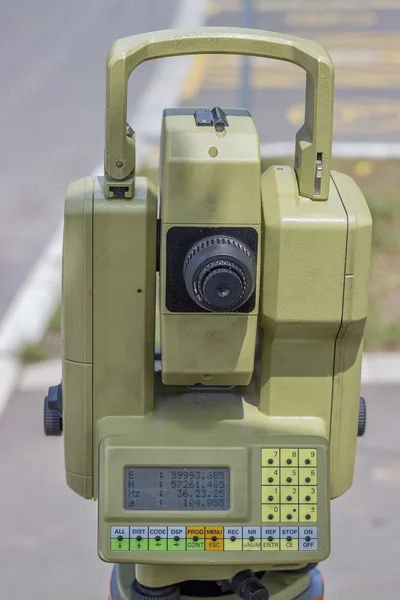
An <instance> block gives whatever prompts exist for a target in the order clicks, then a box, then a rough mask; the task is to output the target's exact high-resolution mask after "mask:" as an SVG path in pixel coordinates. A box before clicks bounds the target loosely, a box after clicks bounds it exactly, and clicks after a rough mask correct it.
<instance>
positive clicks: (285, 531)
mask: <svg viewBox="0 0 400 600" xmlns="http://www.w3.org/2000/svg"><path fill="white" fill-rule="evenodd" d="M280 537H281V539H286V538H288V537H290V538H292V539H295V538H298V537H299V528H298V527H280Z"/></svg>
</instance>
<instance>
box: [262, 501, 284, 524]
mask: <svg viewBox="0 0 400 600" xmlns="http://www.w3.org/2000/svg"><path fill="white" fill-rule="evenodd" d="M279 521H280V510H279V504H263V506H262V522H263V523H274V522H275V523H277V522H279Z"/></svg>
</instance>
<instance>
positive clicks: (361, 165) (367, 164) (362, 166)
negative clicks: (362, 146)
mask: <svg viewBox="0 0 400 600" xmlns="http://www.w3.org/2000/svg"><path fill="white" fill-rule="evenodd" d="M353 170H354V173H355V174H356V175H358V177H368V175H371V173H372V172H373V171H374V163H373V162H372V161H370V160H359V161H358V162H356V164H355V165H354V167H353Z"/></svg>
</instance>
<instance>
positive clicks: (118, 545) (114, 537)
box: [110, 527, 129, 552]
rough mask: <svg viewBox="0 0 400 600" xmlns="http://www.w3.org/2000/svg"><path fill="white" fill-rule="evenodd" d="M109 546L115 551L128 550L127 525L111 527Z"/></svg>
mask: <svg viewBox="0 0 400 600" xmlns="http://www.w3.org/2000/svg"><path fill="white" fill-rule="evenodd" d="M110 547H111V550H112V551H115V552H123V551H124V550H129V527H111V545H110Z"/></svg>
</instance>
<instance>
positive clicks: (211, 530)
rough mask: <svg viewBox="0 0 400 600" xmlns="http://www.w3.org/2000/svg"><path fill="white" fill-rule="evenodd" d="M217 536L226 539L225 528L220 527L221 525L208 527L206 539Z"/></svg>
mask: <svg viewBox="0 0 400 600" xmlns="http://www.w3.org/2000/svg"><path fill="white" fill-rule="evenodd" d="M215 536H217V537H224V528H223V527H219V525H210V527H206V538H212V537H215Z"/></svg>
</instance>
